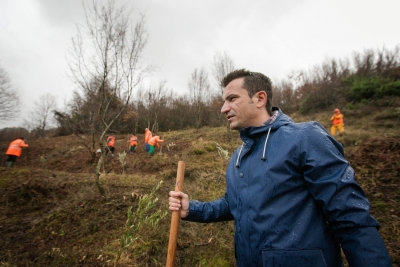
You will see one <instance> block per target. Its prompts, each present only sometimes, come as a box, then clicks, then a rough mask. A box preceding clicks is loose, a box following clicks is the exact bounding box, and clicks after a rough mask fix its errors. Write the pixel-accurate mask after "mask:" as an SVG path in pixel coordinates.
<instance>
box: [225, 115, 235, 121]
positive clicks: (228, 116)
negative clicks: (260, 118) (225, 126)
mask: <svg viewBox="0 0 400 267" xmlns="http://www.w3.org/2000/svg"><path fill="white" fill-rule="evenodd" d="M233 117H235V116H234V115H227V116H226V118H227V119H228V121H230V120H231V119H232V118H233Z"/></svg>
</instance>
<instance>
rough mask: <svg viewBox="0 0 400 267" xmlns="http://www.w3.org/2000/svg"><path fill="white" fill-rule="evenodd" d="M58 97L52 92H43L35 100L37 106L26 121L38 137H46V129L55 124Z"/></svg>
mask: <svg viewBox="0 0 400 267" xmlns="http://www.w3.org/2000/svg"><path fill="white" fill-rule="evenodd" d="M56 100H57V99H56V97H55V96H54V95H52V94H43V95H40V96H39V100H38V101H35V107H34V109H33V110H32V112H31V113H30V114H29V116H28V118H29V119H28V120H24V123H25V125H26V126H28V128H29V129H30V130H31V131H33V132H34V133H35V136H36V137H42V138H43V137H45V135H46V130H48V129H49V128H50V127H51V126H54V116H53V114H54V110H55V109H56V107H57V104H56Z"/></svg>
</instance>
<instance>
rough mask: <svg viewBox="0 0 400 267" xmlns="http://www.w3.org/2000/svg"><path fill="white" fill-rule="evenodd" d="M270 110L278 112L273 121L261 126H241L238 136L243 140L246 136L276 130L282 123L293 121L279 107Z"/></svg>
mask: <svg viewBox="0 0 400 267" xmlns="http://www.w3.org/2000/svg"><path fill="white" fill-rule="evenodd" d="M272 112H278V114H277V115H276V118H275V120H274V121H272V122H271V123H269V124H267V125H266V124H265V123H264V124H262V125H261V126H257V127H256V126H251V127H247V128H243V129H241V130H240V138H241V139H242V140H243V141H245V140H244V139H247V138H248V137H254V136H256V135H263V134H265V133H266V132H268V131H269V130H272V131H274V130H277V129H278V128H279V127H281V126H283V125H287V124H289V123H294V121H293V120H292V119H291V118H290V117H289V116H287V115H285V114H284V113H283V112H282V111H281V109H280V108H278V107H273V108H272Z"/></svg>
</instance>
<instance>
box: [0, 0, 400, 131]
mask: <svg viewBox="0 0 400 267" xmlns="http://www.w3.org/2000/svg"><path fill="white" fill-rule="evenodd" d="M85 2H88V3H89V2H91V1H88V0H85ZM116 2H117V3H118V4H124V3H129V4H132V5H133V7H134V8H135V9H136V10H138V11H140V12H141V13H144V14H145V16H146V19H145V21H146V27H147V31H148V34H149V39H148V44H147V46H146V48H145V58H146V61H148V63H149V64H153V65H155V66H157V69H156V70H155V72H154V75H153V76H152V81H153V82H155V83H157V82H159V81H162V80H165V81H166V82H167V86H168V87H169V88H172V89H173V90H174V91H175V92H177V93H184V92H186V90H187V89H186V88H187V84H188V80H189V78H190V75H191V73H192V72H193V71H194V69H195V68H197V69H199V68H205V69H206V70H208V71H209V72H210V67H211V64H212V60H213V56H214V54H215V53H216V52H226V53H227V54H228V55H229V56H230V57H231V58H232V59H233V61H234V63H235V66H236V67H237V68H247V69H249V70H251V71H258V72H262V73H264V74H266V75H268V76H270V77H271V79H272V80H273V81H280V80H282V79H284V78H286V77H287V75H288V73H289V72H290V71H292V70H296V69H302V70H308V69H310V68H311V67H313V66H315V65H319V64H321V63H322V62H323V61H324V60H325V59H327V58H335V59H345V58H351V56H352V55H353V52H363V51H364V50H365V49H374V50H375V49H381V48H383V47H386V48H388V49H389V50H393V49H394V48H395V47H396V45H399V44H400V34H399V25H400V16H399V14H398V12H399V10H400V1H399V0H279V1H278V0H275V1H272V0H246V1H235V0H201V1H193V0H170V1H167V0H136V1H132V0H116ZM0 7H1V8H0V33H1V34H0V66H1V67H2V68H3V69H4V70H5V71H6V72H7V73H8V74H9V77H10V79H11V82H12V86H13V87H14V88H15V89H16V90H17V91H18V93H19V95H20V97H21V107H22V110H21V114H20V118H19V119H17V120H15V121H13V122H10V123H3V125H0V128H3V127H17V126H24V125H23V118H27V114H28V113H29V112H30V111H31V110H32V109H33V108H34V105H33V103H34V102H35V101H37V100H38V98H39V96H40V95H43V94H46V93H51V94H53V95H56V96H57V97H58V106H59V107H60V108H61V107H62V103H63V102H64V101H65V100H68V99H69V98H70V96H71V93H72V92H73V90H75V89H76V87H75V85H74V84H73V83H72V82H71V80H70V79H69V78H68V74H69V68H68V64H67V59H66V58H67V51H68V49H69V47H70V46H71V38H72V37H74V36H75V35H76V32H77V31H76V25H77V24H79V23H83V22H84V12H83V8H82V2H81V0H0ZM134 14H137V13H134ZM210 83H211V84H213V85H214V84H215V83H214V81H213V80H212V76H211V75H210Z"/></svg>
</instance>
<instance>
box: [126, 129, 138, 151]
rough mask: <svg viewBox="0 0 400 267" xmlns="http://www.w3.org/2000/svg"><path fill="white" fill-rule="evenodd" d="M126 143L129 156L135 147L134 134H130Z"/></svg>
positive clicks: (135, 139) (135, 138)
mask: <svg viewBox="0 0 400 267" xmlns="http://www.w3.org/2000/svg"><path fill="white" fill-rule="evenodd" d="M128 142H129V154H133V152H135V148H136V146H137V137H136V136H135V135H134V134H132V135H131V137H130V138H129V140H128Z"/></svg>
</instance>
